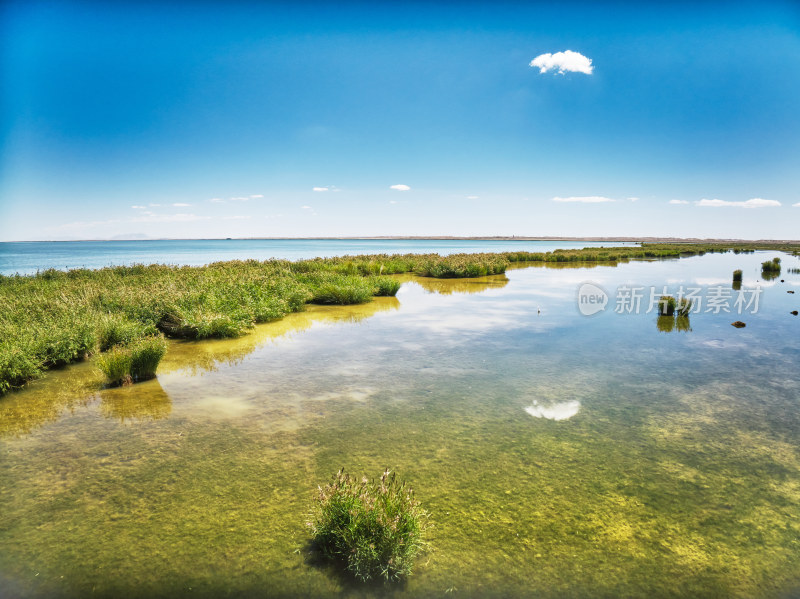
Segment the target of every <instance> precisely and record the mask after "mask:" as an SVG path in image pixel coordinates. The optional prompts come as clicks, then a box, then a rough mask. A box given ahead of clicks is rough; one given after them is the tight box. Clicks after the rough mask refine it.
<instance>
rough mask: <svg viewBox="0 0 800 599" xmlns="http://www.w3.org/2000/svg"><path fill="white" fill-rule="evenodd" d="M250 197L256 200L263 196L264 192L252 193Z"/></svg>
mask: <svg viewBox="0 0 800 599" xmlns="http://www.w3.org/2000/svg"><path fill="white" fill-rule="evenodd" d="M250 197H251V198H253V199H254V200H257V199H260V198H263V197H264V194H263V193H254V194H253V195H251V196H250Z"/></svg>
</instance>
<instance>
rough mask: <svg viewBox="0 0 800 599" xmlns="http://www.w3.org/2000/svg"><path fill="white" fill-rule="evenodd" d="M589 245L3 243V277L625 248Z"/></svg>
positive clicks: (0, 252) (414, 241) (402, 241)
mask: <svg viewBox="0 0 800 599" xmlns="http://www.w3.org/2000/svg"><path fill="white" fill-rule="evenodd" d="M625 245H638V244H634V243H620V242H614V243H600V242H589V241H510V240H509V241H482V240H451V239H444V240H439V239H228V240H224V239H187V240H152V241H150V240H148V241H57V242H56V241H30V242H0V274H3V275H13V274H15V273H19V274H22V275H25V274H33V273H35V272H36V271H39V270H46V269H48V268H56V269H59V270H67V269H70V268H103V267H105V266H122V265H130V264H156V263H158V264H180V265H189V266H202V265H204V264H209V263H211V262H218V261H222V260H247V259H250V258H253V259H256V260H268V259H269V258H280V259H283V260H303V259H308V258H316V257H331V256H347V255H363V254H411V253H413V254H425V253H436V254H442V255H448V254H458V253H462V252H465V253H475V252H509V251H529V252H549V251H552V250H555V249H559V248H562V249H567V248H582V247H602V246H625Z"/></svg>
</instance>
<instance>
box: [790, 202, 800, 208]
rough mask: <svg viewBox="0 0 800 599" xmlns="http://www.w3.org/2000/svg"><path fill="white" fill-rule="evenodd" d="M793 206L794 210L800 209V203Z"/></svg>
mask: <svg viewBox="0 0 800 599" xmlns="http://www.w3.org/2000/svg"><path fill="white" fill-rule="evenodd" d="M792 206H793V207H794V208H800V202H797V203H796V204H792Z"/></svg>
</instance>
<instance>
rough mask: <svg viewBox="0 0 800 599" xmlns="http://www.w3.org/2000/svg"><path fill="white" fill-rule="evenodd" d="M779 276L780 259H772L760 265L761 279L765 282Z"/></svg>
mask: <svg viewBox="0 0 800 599" xmlns="http://www.w3.org/2000/svg"><path fill="white" fill-rule="evenodd" d="M780 274H781V259H780V258H773V259H772V260H767V261H766V262H762V263H761V277H762V278H763V279H764V280H765V281H769V280H771V279H776V278H778V275H780Z"/></svg>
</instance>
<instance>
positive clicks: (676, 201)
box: [667, 200, 689, 204]
mask: <svg viewBox="0 0 800 599" xmlns="http://www.w3.org/2000/svg"><path fill="white" fill-rule="evenodd" d="M667 203H668V204H688V203H689V202H688V201H687V200H670V201H669V202H667Z"/></svg>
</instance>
